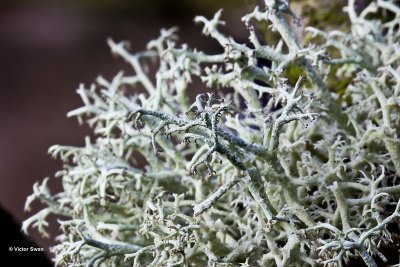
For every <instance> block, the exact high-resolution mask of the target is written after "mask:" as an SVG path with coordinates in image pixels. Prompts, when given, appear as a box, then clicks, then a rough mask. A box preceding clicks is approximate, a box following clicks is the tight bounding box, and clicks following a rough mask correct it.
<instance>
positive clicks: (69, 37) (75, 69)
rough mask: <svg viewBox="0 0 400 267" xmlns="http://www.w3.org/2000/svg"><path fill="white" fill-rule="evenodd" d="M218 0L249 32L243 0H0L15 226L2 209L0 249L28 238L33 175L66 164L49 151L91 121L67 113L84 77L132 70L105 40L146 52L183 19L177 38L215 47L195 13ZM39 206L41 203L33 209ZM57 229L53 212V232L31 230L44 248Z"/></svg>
mask: <svg viewBox="0 0 400 267" xmlns="http://www.w3.org/2000/svg"><path fill="white" fill-rule="evenodd" d="M220 7H224V13H223V18H224V19H225V20H227V21H228V22H229V23H228V25H229V28H225V29H224V31H225V32H226V33H229V34H231V35H233V36H236V37H237V38H238V39H246V38H247V33H246V32H245V31H243V26H242V24H241V22H240V17H241V16H242V15H243V14H244V13H245V12H246V11H247V10H248V7H249V5H248V3H247V1H246V0H223V1H213V0H202V1H196V0H181V1H166V0H157V1H155V0H151V1H149V0H130V1H128V0H118V1H113V0H70V1H59V0H58V1H50V0H43V1H33V0H32V1H29V0H25V1H22V0H21V1H18V0H2V1H1V2H0V206H1V207H2V208H3V209H4V210H5V211H6V212H8V213H10V214H9V215H11V216H12V217H13V218H14V220H15V225H17V226H18V227H14V228H13V227H8V226H7V227H6V224H5V222H6V221H7V222H8V221H11V217H9V216H8V215H7V214H6V213H4V214H3V213H2V214H3V215H2V217H1V218H0V221H1V226H2V227H1V228H0V229H1V230H0V235H1V239H2V242H3V244H2V247H3V248H2V251H1V252H0V253H1V254H3V252H4V251H3V249H7V250H8V247H9V246H22V245H23V244H25V243H23V242H25V241H21V240H22V239H24V238H25V237H23V236H18V235H19V228H20V223H21V222H22V221H23V220H24V219H26V218H28V217H29V216H31V215H32V214H33V213H26V212H24V211H23V207H24V203H25V199H26V197H27V196H28V195H29V194H31V192H32V185H33V183H34V182H36V181H41V180H42V179H43V178H44V177H47V176H49V177H53V174H54V173H55V172H56V171H57V170H59V169H61V167H62V166H61V162H60V161H57V160H53V159H51V158H50V156H49V155H48V154H47V149H48V148H49V147H50V146H51V145H54V144H64V145H75V146H81V145H83V142H84V136H85V135H88V134H90V129H89V128H88V127H87V126H86V125H83V126H79V125H78V123H77V120H76V119H75V118H72V119H67V118H66V113H67V112H68V111H70V110H72V109H74V108H77V107H79V106H80V105H81V101H80V98H79V97H78V95H77V94H76V93H75V90H76V88H77V87H78V85H79V83H84V84H86V85H89V84H90V83H91V82H93V81H94V79H95V78H96V77H97V76H98V75H100V74H101V75H103V76H104V77H105V78H106V79H111V78H112V77H113V76H114V75H115V74H116V73H117V72H118V71H120V70H121V69H125V70H126V71H128V72H129V71H130V70H129V68H127V67H128V66H127V65H126V64H125V63H124V62H123V61H122V60H121V59H114V58H113V57H112V55H111V53H110V52H109V48H108V46H107V45H106V39H107V38H108V37H112V38H113V39H114V40H116V41H120V40H129V41H131V50H132V51H140V50H143V49H145V46H146V44H147V42H148V41H149V40H151V39H153V38H156V37H157V36H158V34H159V31H160V29H161V28H169V27H172V26H178V27H179V35H180V41H181V42H185V43H189V44H190V46H191V47H197V48H200V49H203V50H205V51H210V52H212V51H216V50H218V45H217V44H216V43H215V42H214V41H212V40H211V39H209V38H206V37H204V36H201V34H200V33H201V26H196V25H195V24H194V22H193V18H194V16H195V15H197V14H201V15H205V16H208V17H210V16H212V15H213V14H214V13H215V12H216V11H217V10H218V9H219V8H220ZM50 185H51V189H52V192H53V193H54V192H57V191H59V190H61V186H60V181H59V180H58V179H56V178H51V179H50ZM39 209H40V206H39V205H37V206H36V207H35V209H34V211H37V210H39ZM57 231H58V227H57V223H56V222H55V220H54V218H53V219H52V224H51V226H50V232H51V238H50V239H43V238H41V237H40V236H39V234H38V233H37V232H36V230H31V232H30V236H31V238H32V239H33V240H34V242H36V244H37V246H39V247H43V248H44V249H45V250H46V251H47V253H48V249H49V247H50V246H51V245H52V244H54V243H55V241H54V237H55V235H57ZM14 232H15V233H14ZM14 234H15V235H14ZM4 242H5V243H4ZM13 255H23V256H24V257H26V256H27V254H26V253H25V254H18V253H13ZM43 266H44V265H43Z"/></svg>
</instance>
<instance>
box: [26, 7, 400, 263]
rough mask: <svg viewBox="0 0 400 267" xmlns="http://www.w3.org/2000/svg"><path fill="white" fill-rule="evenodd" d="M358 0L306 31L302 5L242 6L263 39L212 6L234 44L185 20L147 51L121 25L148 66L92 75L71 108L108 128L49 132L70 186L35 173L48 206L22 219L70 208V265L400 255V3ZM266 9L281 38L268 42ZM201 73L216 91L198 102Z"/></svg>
mask: <svg viewBox="0 0 400 267" xmlns="http://www.w3.org/2000/svg"><path fill="white" fill-rule="evenodd" d="M354 2H355V1H354V0H349V3H348V6H347V8H346V12H347V14H348V16H349V21H350V22H351V24H350V25H348V27H349V31H348V32H344V31H340V30H333V31H329V32H325V31H323V30H320V29H316V28H313V27H307V28H306V31H307V32H308V33H309V34H311V36H312V37H311V39H310V40H308V41H307V44H306V45H305V46H304V47H302V46H301V45H300V44H299V42H298V41H297V40H296V36H295V34H294V30H293V29H292V26H291V25H292V24H290V23H289V21H288V20H289V19H293V20H294V21H295V22H299V20H298V18H297V17H296V16H295V15H294V14H293V12H291V10H290V9H289V6H288V5H287V4H286V1H275V0H265V1H264V3H263V5H262V6H256V7H255V9H254V11H253V12H251V13H249V14H247V15H245V16H244V17H243V18H242V20H243V22H244V23H245V25H246V26H247V27H248V29H249V42H250V43H251V45H246V44H242V43H238V42H236V41H235V40H234V39H233V38H232V37H229V36H226V35H225V34H223V33H222V32H221V31H220V29H219V28H220V26H221V25H223V24H224V22H223V21H222V20H221V11H219V12H217V13H216V14H215V16H214V17H213V18H211V19H207V18H204V17H197V18H196V19H195V21H196V22H197V23H200V24H202V26H203V34H205V35H207V36H210V37H211V38H213V39H215V40H216V41H217V42H218V43H219V44H220V45H221V47H222V48H223V52H222V53H221V54H214V55H209V54H207V53H205V52H200V51H197V50H196V49H190V48H189V47H188V46H187V45H181V46H179V45H178V44H177V43H176V42H175V33H176V30H175V29H170V30H162V31H161V36H160V37H159V38H158V39H156V40H153V41H151V42H150V43H149V44H148V46H147V50H146V51H144V52H140V53H136V54H131V53H130V52H129V51H128V50H127V47H126V44H125V43H124V42H114V41H113V40H111V39H110V40H109V41H108V44H109V45H110V47H111V51H112V53H113V54H115V55H117V56H119V57H121V58H123V59H124V60H125V61H126V62H127V63H129V64H130V65H131V66H132V69H133V71H134V74H132V75H126V74H124V73H122V72H121V73H119V74H117V75H116V76H115V77H114V78H113V79H112V80H111V81H107V80H105V79H104V78H102V77H99V78H98V79H97V80H96V83H94V84H92V85H91V86H90V87H89V88H86V87H85V86H84V85H81V86H80V87H79V89H78V90H77V92H78V94H79V95H80V96H81V98H82V101H83V106H82V107H80V108H78V109H75V110H73V111H71V112H70V113H68V116H70V117H71V116H76V117H78V119H79V121H81V122H82V121H86V122H87V123H88V124H89V125H90V126H91V127H92V128H93V131H94V134H95V137H93V138H89V137H87V138H86V145H85V146H84V147H70V146H60V145H55V146H53V147H51V148H50V150H49V152H50V153H51V154H52V155H53V156H54V157H60V158H61V160H63V161H64V167H63V169H62V170H61V171H59V172H58V173H57V174H56V176H57V177H60V178H61V179H62V185H63V190H62V191H61V192H58V193H56V194H52V193H51V192H50V190H49V189H48V187H47V179H46V180H44V182H43V183H41V184H40V183H38V184H35V185H34V192H33V194H32V195H31V196H30V197H29V198H28V200H27V204H26V208H27V209H28V208H29V206H30V204H31V202H32V201H35V200H39V201H41V202H42V203H44V205H45V206H46V207H45V208H44V209H43V210H41V211H40V212H38V213H37V214H36V215H33V216H32V217H31V218H30V219H28V220H26V221H25V222H24V224H23V230H24V231H27V229H28V228H29V227H30V226H33V227H36V228H38V230H39V231H40V232H41V233H42V234H44V235H46V234H47V232H46V226H47V221H46V218H47V217H48V216H49V215H50V214H54V215H56V216H58V217H59V221H58V223H59V224H60V227H61V229H62V231H63V234H62V235H61V236H59V237H58V238H57V240H58V244H57V245H56V246H54V247H53V248H52V252H53V253H54V261H55V263H56V265H59V266H82V265H86V266H132V265H133V266H317V265H328V266H336V265H338V266H342V265H343V264H344V263H345V262H348V261H349V260H351V259H352V258H354V257H359V258H361V259H362V260H363V261H364V263H365V264H366V265H367V266H369V267H372V266H377V263H376V262H377V260H378V258H379V259H380V260H381V261H386V257H385V255H384V254H383V253H381V252H380V244H381V243H390V242H392V235H393V233H394V232H395V231H396V230H393V227H392V228H389V227H388V226H389V225H390V224H393V223H394V222H396V221H398V218H399V217H400V202H399V195H400V184H399V175H400V162H399V161H400V149H399V147H400V145H399V144H400V140H399V136H398V132H399V130H400V116H399V115H398V114H399V110H400V72H399V70H400V46H399V41H400V32H399V26H400V25H399V24H400V9H399V7H398V6H396V5H395V3H394V1H389V0H387V1H384V0H378V1H375V2H372V3H371V4H370V5H368V6H367V7H366V8H365V9H364V10H363V11H362V12H361V13H360V14H358V13H357V12H356V11H355V3H354ZM376 12H383V13H385V12H386V14H390V16H389V15H388V17H390V18H392V19H387V18H385V21H379V20H377V19H375V18H374V16H373V14H374V13H376ZM255 21H262V22H263V23H268V24H269V25H270V26H271V30H273V31H276V32H277V33H278V34H279V36H280V37H281V40H280V41H279V42H278V43H277V44H274V45H270V46H269V45H266V44H263V40H261V39H260V37H259V36H258V34H257V33H256V30H255V28H254V26H253V25H254V22H255ZM313 40H315V42H313ZM260 62H264V63H263V64H261V63H260ZM265 62H267V63H268V64H265ZM148 64H155V65H156V66H157V68H158V69H157V70H156V73H152V72H151V71H148V69H152V68H147V67H146V66H147V65H148ZM294 76H297V77H294ZM194 77H200V78H201V80H202V82H203V83H204V84H205V85H206V86H208V87H209V93H205V94H199V95H197V97H196V98H195V99H194V100H193V104H191V100H190V98H189V94H188V91H189V90H191V89H192V86H193V85H192V79H193V78H194ZM333 79H336V80H337V82H334V81H332V80H333ZM132 87H133V88H141V89H142V92H141V93H139V92H138V93H136V94H128V93H127V92H126V91H127V90H126V89H127V88H132ZM223 88H227V89H229V90H221V89H223ZM213 91H214V92H213ZM140 158H143V160H142V161H144V163H143V162H138V160H139V159H140ZM143 165H144V166H143ZM390 229H392V230H390Z"/></svg>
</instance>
